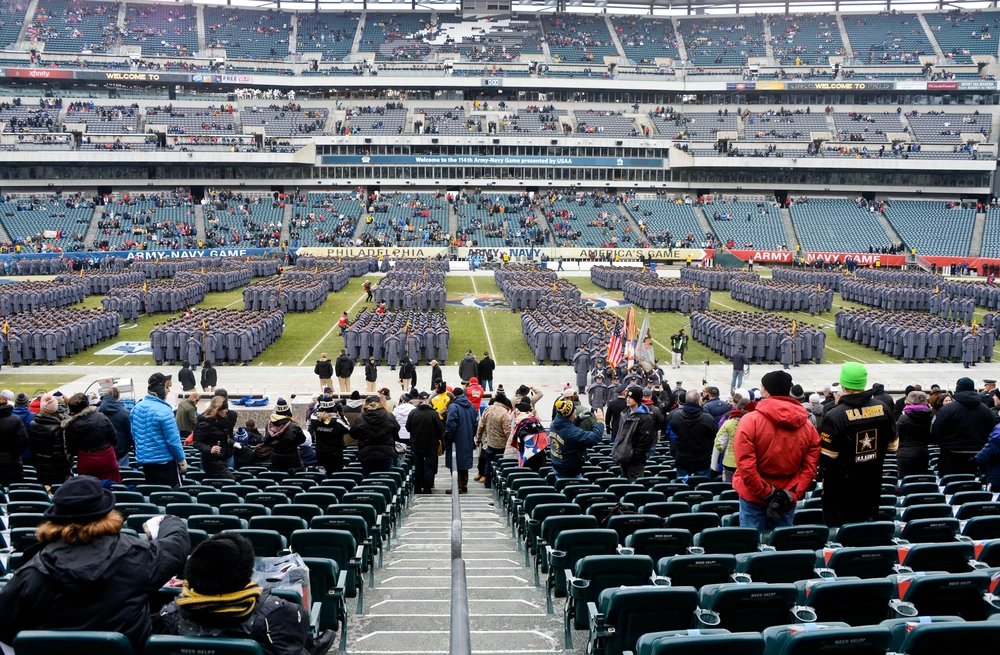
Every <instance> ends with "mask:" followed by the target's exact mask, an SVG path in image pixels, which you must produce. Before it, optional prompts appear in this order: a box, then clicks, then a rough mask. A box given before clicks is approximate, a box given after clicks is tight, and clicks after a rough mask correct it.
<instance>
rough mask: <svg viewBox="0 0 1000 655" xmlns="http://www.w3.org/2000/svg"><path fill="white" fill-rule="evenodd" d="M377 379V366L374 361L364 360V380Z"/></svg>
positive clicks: (372, 380) (373, 380)
mask: <svg viewBox="0 0 1000 655" xmlns="http://www.w3.org/2000/svg"><path fill="white" fill-rule="evenodd" d="M376 380H378V366H376V365H375V362H372V361H368V362H365V382H375V381H376Z"/></svg>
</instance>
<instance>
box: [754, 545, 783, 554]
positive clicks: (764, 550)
mask: <svg viewBox="0 0 1000 655" xmlns="http://www.w3.org/2000/svg"><path fill="white" fill-rule="evenodd" d="M757 550H758V551H759V552H761V553H775V552H777V551H778V549H777V548H775V547H774V546H771V545H769V544H761V545H759V546H757Z"/></svg>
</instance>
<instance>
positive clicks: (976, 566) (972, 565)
mask: <svg viewBox="0 0 1000 655" xmlns="http://www.w3.org/2000/svg"><path fill="white" fill-rule="evenodd" d="M988 568H990V565H989V564H987V563H986V562H980V561H979V560H977V559H970V560H969V569H970V570H972V571H981V570H982V569H988Z"/></svg>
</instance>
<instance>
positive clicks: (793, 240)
mask: <svg viewBox="0 0 1000 655" xmlns="http://www.w3.org/2000/svg"><path fill="white" fill-rule="evenodd" d="M781 227H783V228H785V234H786V235H787V236H788V239H789V242H788V249H789V250H791V251H793V252H794V251H795V250H796V246H797V245H799V235H798V233H797V232H796V231H795V224H794V223H792V213H791V212H790V211H788V209H786V208H785V207H782V208H781Z"/></svg>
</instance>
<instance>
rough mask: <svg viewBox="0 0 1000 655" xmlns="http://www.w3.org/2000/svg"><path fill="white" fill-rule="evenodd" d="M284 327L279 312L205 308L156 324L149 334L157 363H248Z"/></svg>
mask: <svg viewBox="0 0 1000 655" xmlns="http://www.w3.org/2000/svg"><path fill="white" fill-rule="evenodd" d="M284 328H285V315H284V314H282V313H281V312H278V311H239V310H235V309H202V310H194V311H190V312H186V313H185V314H184V315H183V316H179V317H177V318H174V319H171V320H169V321H167V322H166V323H162V324H158V325H156V326H155V327H154V328H153V329H152V330H151V331H150V333H149V342H150V346H151V347H152V349H153V359H154V360H155V361H156V365H157V366H160V365H162V364H163V363H164V362H167V363H170V364H171V365H173V364H176V363H177V362H187V363H189V364H193V365H195V366H197V365H198V363H200V362H201V361H206V362H209V363H211V364H225V363H228V364H234V365H235V364H236V363H237V362H240V363H241V364H242V365H243V366H248V365H249V364H250V362H251V361H252V360H253V358H254V357H256V356H257V355H259V354H261V353H262V352H264V349H265V348H267V347H268V346H270V345H271V344H272V343H274V342H275V341H277V339H278V337H280V336H281V333H282V331H283V330H284Z"/></svg>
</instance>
